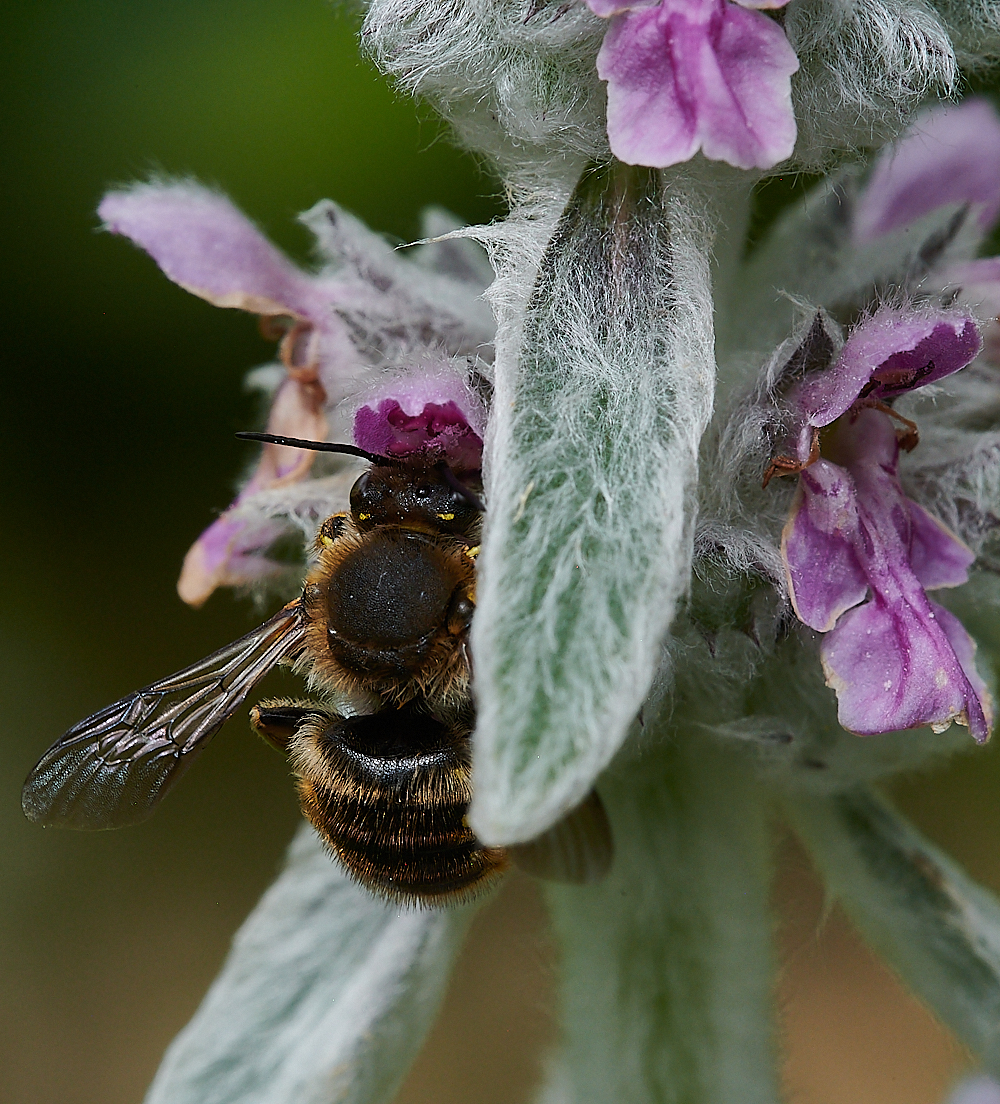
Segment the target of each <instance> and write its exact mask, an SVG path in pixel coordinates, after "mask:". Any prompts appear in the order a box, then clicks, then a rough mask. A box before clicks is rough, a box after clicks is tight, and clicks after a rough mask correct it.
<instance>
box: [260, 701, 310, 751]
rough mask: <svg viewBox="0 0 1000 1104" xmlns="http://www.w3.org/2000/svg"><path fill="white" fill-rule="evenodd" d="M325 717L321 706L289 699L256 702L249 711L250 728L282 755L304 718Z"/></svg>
mask: <svg viewBox="0 0 1000 1104" xmlns="http://www.w3.org/2000/svg"><path fill="white" fill-rule="evenodd" d="M317 715H318V716H322V717H325V716H326V715H327V712H326V710H325V709H323V708H322V706H319V705H316V704H314V703H313V702H309V701H297V700H293V699H291V698H272V699H271V700H270V701H262V702H258V703H257V704H256V705H255V706H254V707H253V708H252V709H251V710H250V727H251V728H252V729H253V730H254V732H256V733H257V735H258V736H260V737H262V738H263V739H265V740H266V741H267V742H268V743H269V744H270V745H271V747H273V748H276V749H277V750H278V751H280V752H282V754H284V753H285V752H287V751H288V745H289V744H290V743H291V741H292V738H293V737H294V736H295V733H296V732H297V731H298V729H299V726H300V725H301V724H302V722H303V721H304V720H305V719H306V717H315V716H317Z"/></svg>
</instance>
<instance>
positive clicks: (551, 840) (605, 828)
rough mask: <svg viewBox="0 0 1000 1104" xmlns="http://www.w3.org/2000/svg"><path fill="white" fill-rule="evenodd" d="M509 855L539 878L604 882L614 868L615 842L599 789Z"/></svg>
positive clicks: (584, 882) (511, 849)
mask: <svg viewBox="0 0 1000 1104" xmlns="http://www.w3.org/2000/svg"><path fill="white" fill-rule="evenodd" d="M509 854H510V857H511V859H512V860H513V862H514V864H515V865H516V866H519V867H520V868H521V869H522V870H524V871H525V872H526V873H528V874H533V875H535V877H536V878H546V879H548V880H549V881H551V882H571V883H574V884H576V885H592V884H594V883H595V882H599V881H601V880H602V879H603V878H604V877H605V876H606V875H607V873H608V871H609V870H610V869H611V861H612V859H613V858H614V855H615V845H614V840H613V839H612V836H611V824H610V823H609V821H608V814H607V813H606V812H605V811H604V803H603V802H602V801H601V799H600V797H599V796H598V793H597V790H591V791H590V795H589V796H588V797H587V799H586V800H585V801H582V802H581V803H580V804H579V805H577V807H576V808H575V809H574V810H573V811H572V812H570V813H567V814H566V816H564V817H563V818H562V820H560V821H557V823H555V824H554V825H553V826H552V827H551V828H550V829H549V830H548V831H547V832H543V833H542V835H540V836H539V837H538V838H537V839H533V840H531V842H530V843H518V844H515V845H514V846H513V847H511V848H509Z"/></svg>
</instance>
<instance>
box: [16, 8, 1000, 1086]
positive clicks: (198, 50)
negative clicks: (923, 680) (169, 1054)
mask: <svg viewBox="0 0 1000 1104" xmlns="http://www.w3.org/2000/svg"><path fill="white" fill-rule="evenodd" d="M3 27H4V34H3V41H2V45H0V86H2V89H3V92H2V98H0V103H2V109H0V110H2V117H0V130H2V143H0V151H2V166H3V170H2V175H0V188H2V205H0V210H2V215H3V245H4V252H3V259H4V263H3V266H2V272H0V276H2V279H3V281H4V290H3V295H2V299H0V301H2V302H3V304H4V316H5V317H6V319H7V323H6V327H5V329H6V336H5V340H4V341H3V344H2V354H0V355H2V357H3V363H4V375H3V380H4V397H5V404H4V416H3V419H2V423H0V424H2V432H0V445H2V448H3V450H4V470H5V471H6V473H7V475H6V477H5V478H4V479H3V481H2V489H3V490H2V493H3V497H4V503H3V517H4V519H5V527H4V530H5V533H6V536H5V538H4V539H3V541H2V542H0V563H2V574H3V579H4V582H5V586H4V600H3V602H2V603H0V647H2V649H3V651H2V663H0V693H2V696H3V698H2V711H0V717H2V718H3V734H4V740H3V745H2V752H0V832H2V839H3V847H2V850H0V856H2V858H0V862H2V871H0V1101H3V1102H4V1104H55V1102H59V1104H137V1102H138V1101H140V1100H141V1098H142V1094H143V1091H144V1089H145V1086H146V1085H147V1084H148V1082H149V1079H150V1077H151V1076H152V1073H153V1071H154V1069H155V1068H156V1064H157V1062H158V1060H159V1057H160V1055H161V1053H162V1051H163V1048H164V1047H165V1046H166V1044H167V1043H168V1042H169V1040H170V1039H171V1037H172V1036H173V1034H174V1033H175V1032H176V1031H177V1030H178V1029H179V1028H180V1027H181V1026H182V1024H183V1023H184V1022H185V1021H186V1019H187V1018H188V1017H189V1016H190V1014H191V1013H192V1012H193V1010H194V1008H195V1007H196V1005H197V1003H198V1000H199V999H200V996H201V994H202V993H203V992H204V989H205V988H206V986H207V985H208V983H209V981H210V980H211V978H212V977H213V975H214V974H215V972H216V970H217V969H218V966H219V963H220V962H221V959H222V957H223V956H224V954H225V951H226V948H227V945H228V942H229V939H230V937H231V935H232V933H233V931H234V930H235V928H236V927H237V926H238V924H239V923H240V921H241V920H242V918H243V917H244V916H245V914H246V913H247V911H248V910H249V909H250V908H251V907H252V905H253V903H254V901H255V900H256V899H257V897H258V896H259V894H260V892H261V891H262V890H263V888H264V887H265V886H266V885H267V883H268V882H269V881H270V879H271V878H272V876H273V873H274V871H275V868H276V866H277V864H278V862H279V860H280V856H281V854H282V851H283V849H284V847H285V845H286V844H287V841H288V840H289V838H290V836H291V834H292V832H293V830H294V827H295V824H296V822H297V812H296V806H295V801H294V798H293V794H292V790H291V786H290V785H289V782H288V779H287V777H286V772H285V769H284V766H283V764H282V762H281V760H280V759H279V758H278V757H277V756H276V755H275V754H274V753H273V752H271V751H269V750H268V749H267V748H266V747H265V746H264V745H263V744H262V743H261V742H260V741H257V740H256V739H254V738H253V737H252V736H250V735H249V733H248V730H247V726H246V723H245V720H243V719H238V720H234V721H233V722H232V723H231V724H230V725H229V726H228V727H227V729H226V730H224V731H223V733H222V734H221V735H220V736H219V737H218V738H217V740H216V742H215V745H214V746H213V748H212V749H211V751H210V752H209V753H208V754H206V755H205V756H204V758H203V759H202V760H201V761H200V762H199V764H198V765H197V767H196V768H195V769H194V770H193V771H192V772H191V773H190V774H189V775H188V776H187V778H186V779H185V782H184V785H183V786H181V787H180V788H179V789H178V790H177V792H176V793H175V794H174V795H173V796H171V798H170V800H169V801H167V802H166V803H165V804H164V806H163V808H162V809H161V810H160V811H159V813H158V814H157V816H156V817H155V818H154V819H153V820H152V821H150V822H149V823H148V824H145V825H142V826H140V827H137V828H132V829H128V830H126V831H123V832H120V833H106V834H104V833H101V834H74V833H64V832H59V831H42V830H40V829H38V828H35V827H32V826H30V825H28V824H27V823H26V822H25V821H24V820H23V819H22V817H21V813H20V808H19V799H18V798H19V790H20V786H21V782H22V780H23V778H24V775H25V774H26V772H27V770H28V769H29V768H30V766H31V765H32V764H33V763H34V761H35V760H36V758H37V757H38V755H39V754H40V753H41V752H42V751H43V750H44V749H45V747H47V745H48V744H49V743H50V742H51V741H52V740H53V739H54V738H55V737H56V736H57V735H58V734H59V733H61V732H62V731H63V730H64V729H65V728H67V727H68V726H69V725H70V724H72V723H73V722H75V721H76V720H78V719H79V718H80V717H82V716H84V715H85V714H87V713H90V712H91V711H93V710H94V709H96V708H98V707H100V706H102V705H105V704H106V703H108V702H110V701H112V700H113V699H115V698H117V697H119V696H120V695H122V694H123V693H126V692H127V691H129V690H131V689H134V688H135V687H136V686H139V685H142V684H144V683H146V682H148V681H150V680H152V679H154V678H156V677H159V676H161V675H164V674H166V673H168V672H170V671H173V670H176V669H177V668H180V667H182V666H184V665H186V664H187V663H189V662H191V661H193V660H195V659H197V658H199V657H201V656H203V655H205V654H207V653H208V652H210V651H212V650H214V649H215V648H216V647H218V646H220V645H221V644H223V643H225V642H227V641H229V640H231V639H233V638H234V637H236V636H238V635H240V634H241V633H243V632H245V631H246V630H247V629H248V628H249V627H250V626H251V625H253V624H255V623H257V621H258V620H259V619H260V618H259V616H258V612H257V611H255V610H254V609H253V608H252V606H251V605H250V604H249V603H248V602H241V601H238V600H235V599H233V598H232V597H231V596H230V595H229V594H228V593H222V594H219V595H217V596H215V597H214V598H213V599H211V600H210V602H209V603H208V605H207V606H206V607H205V608H204V609H203V610H201V611H198V612H195V611H192V610H189V609H187V608H186V607H184V606H183V605H182V604H181V603H180V601H179V600H178V599H177V597H176V595H175V592H174V583H175V580H176V576H177V572H178V569H179V566H180V563H181V559H182V557H183V554H184V552H185V550H186V549H187V547H188V546H189V544H190V543H191V541H192V540H193V539H194V538H195V536H196V535H197V534H198V532H199V531H200V530H201V529H202V528H204V526H205V525H206V524H208V522H209V521H210V520H211V519H212V517H213V516H214V513H215V511H217V510H218V509H219V508H221V507H222V506H224V505H225V504H226V502H228V500H229V498H230V497H231V492H232V489H233V483H234V479H235V477H236V475H237V474H238V472H239V471H240V469H241V467H242V466H243V465H245V464H246V463H247V460H248V457H247V453H246V449H245V447H244V446H242V445H240V444H238V443H237V442H236V441H234V439H233V436H232V435H233V432H234V431H235V430H236V429H239V428H243V427H246V426H248V425H250V424H251V423H252V421H253V418H254V416H255V410H254V404H253V402H252V400H251V399H249V398H248V397H247V396H246V395H244V394H243V393H242V392H241V380H242V377H243V375H244V373H245V371H246V370H247V368H249V367H251V366H253V365H255V364H258V363H261V362H263V361H265V360H268V359H270V355H271V349H272V347H271V346H270V345H269V344H267V343H265V342H264V341H263V340H261V338H260V337H259V336H258V335H257V332H256V327H255V325H254V322H253V320H252V319H251V318H249V317H248V316H246V315H243V314H241V313H238V312H234V311H220V310H217V309H215V308H212V307H210V306H208V305H207V304H205V303H203V302H201V301H200V300H198V299H196V298H194V297H192V296H190V295H187V294H186V293H184V292H183V291H181V290H179V289H178V288H176V287H174V286H173V285H172V284H170V283H169V282H168V281H167V280H166V279H165V278H164V277H162V276H161V275H160V274H159V272H158V270H157V269H156V267H155V266H154V265H153V263H152V262H151V261H150V260H149V259H148V258H147V257H145V256H144V255H143V254H141V253H140V252H139V251H137V250H135V249H133V248H132V247H131V246H129V245H128V244H127V243H126V242H124V241H122V240H117V239H113V238H111V237H109V236H107V235H101V234H97V233H95V226H96V218H95V215H94V208H95V206H96V204H97V202H98V200H99V198H100V196H101V194H102V192H103V190H104V189H105V188H106V187H108V186H109V185H113V184H116V183H121V182H127V181H130V180H133V179H135V178H137V177H143V176H145V175H148V174H149V173H150V172H152V171H156V172H166V173H171V174H190V175H192V176H195V177H197V178H198V179H200V180H203V181H206V182H208V183H212V184H217V185H219V186H220V187H222V188H223V189H224V190H225V191H227V192H228V193H229V194H230V195H231V196H232V197H233V198H234V200H235V201H236V202H237V203H238V204H239V205H241V206H242V207H243V208H244V210H246V211H247V212H248V213H249V214H250V215H251V217H253V218H254V219H256V220H257V221H258V222H259V223H260V224H261V225H262V226H263V227H264V228H265V229H266V230H267V232H268V233H269V234H270V235H271V236H272V237H273V239H274V240H276V241H277V242H278V243H280V244H281V245H282V246H284V247H285V248H286V249H287V250H288V251H289V252H290V253H291V254H292V255H294V256H296V257H298V258H300V259H305V258H306V257H307V254H308V247H309V242H308V237H307V235H306V233H305V231H304V230H302V229H301V228H300V227H298V226H297V225H296V223H295V221H294V216H295V214H296V212H297V211H299V210H302V209H305V208H307V207H309V206H311V205H312V204H313V203H314V202H315V201H316V200H317V199H319V198H322V197H324V196H329V197H332V198H334V199H336V200H337V201H338V202H340V203H342V204H344V205H345V206H346V207H348V208H349V209H351V210H353V211H354V212H356V213H357V214H358V215H360V216H361V217H362V218H363V219H365V220H366V221H367V222H368V223H369V224H370V225H371V226H373V227H374V228H376V229H378V230H381V231H385V232H387V233H389V234H391V235H393V236H396V237H399V238H412V237H413V236H415V234H416V233H417V227H418V222H417V218H418V212H419V211H420V209H421V208H422V207H423V206H425V205H426V204H428V203H431V202H433V203H437V204H442V205H444V206H446V207H449V208H451V209H452V210H453V211H455V212H456V213H457V214H459V215H461V216H462V217H464V218H466V219H468V220H470V221H473V220H474V221H483V220H487V219H489V218H491V217H493V216H494V215H495V214H498V213H499V212H500V211H501V203H500V201H499V199H498V196H497V185H496V182H495V181H493V180H491V179H490V178H489V177H488V176H486V175H484V174H483V173H482V172H480V171H479V170H478V169H477V166H476V164H475V163H474V162H473V160H472V159H471V158H469V157H466V156H464V155H462V154H460V153H459V152H457V151H456V150H455V149H454V148H453V147H452V146H451V145H450V144H449V142H448V140H447V136H446V135H443V134H442V132H441V130H440V128H439V127H438V125H437V124H436V123H435V122H434V121H433V118H432V117H431V115H430V114H429V113H428V112H424V111H420V110H418V109H417V108H415V107H414V105H413V104H412V103H411V102H410V101H408V100H406V99H405V98H398V97H396V96H394V95H393V93H392V92H391V91H390V89H389V88H388V87H387V86H386V84H385V83H384V82H383V81H382V80H381V79H380V78H379V77H378V75H377V74H376V73H375V72H374V71H373V70H372V68H371V67H370V66H368V65H367V64H365V63H364V62H362V61H360V60H359V58H358V54H357V50H356V47H355V43H354V33H355V29H356V28H355V25H354V21H353V18H352V17H350V16H348V15H345V14H343V13H341V12H338V11H335V10H334V9H332V8H330V7H329V6H327V5H325V4H324V3H323V2H322V0H86V2H85V3H81V2H79V0H31V2H24V0H20V2H18V0H7V3H6V4H5V5H4V18H3ZM793 183H794V182H778V183H777V184H776V185H772V186H771V189H770V191H769V193H768V196H769V198H767V199H766V201H765V205H766V206H767V205H772V204H773V202H775V201H777V200H779V199H780V198H781V197H782V196H783V195H785V194H786V193H787V192H788V190H789V187H790V186H791V185H792V184H793ZM275 678H277V676H275ZM266 688H267V686H266V685H265V689H266ZM998 783H1000V763H998V758H997V754H996V753H995V752H994V751H986V752H981V753H977V754H976V755H974V756H969V757H966V758H965V759H964V760H962V761H959V762H956V763H955V764H954V765H953V766H952V767H950V768H949V769H948V770H947V771H946V772H944V773H942V774H938V775H936V776H935V777H933V778H928V779H915V780H910V781H907V782H905V783H904V784H903V785H901V786H900V787H898V788H897V792H898V793H899V794H900V796H901V800H903V802H904V804H905V805H906V807H907V808H908V809H909V811H910V812H911V813H912V814H913V815H914V816H915V817H916V818H917V819H918V820H919V821H920V823H922V824H923V825H924V826H925V827H926V828H927V830H928V831H929V832H931V833H932V834H933V835H934V836H935V838H937V839H939V840H940V841H941V842H943V843H945V844H946V845H949V846H952V847H953V849H954V850H955V851H956V852H958V853H959V854H960V856H961V858H962V859H963V860H964V861H965V862H966V863H967V864H968V865H969V866H970V867H971V868H972V870H973V872H974V873H975V874H977V875H978V876H980V877H981V878H983V879H984V880H985V881H987V882H988V883H990V884H992V885H994V886H995V887H1000V855H998V854H997V848H996V846H995V840H996V839H997V837H998V835H1000V811H998V803H997V801H996V794H997V793H998ZM780 868H781V869H780V874H781V877H780V879H779V885H778V891H777V892H778V895H779V898H780V901H781V902H782V904H783V908H784V912H785V914H786V916H787V917H788V919H787V921H786V923H785V925H784V935H783V940H784V943H783V945H784V959H785V967H784V971H783V978H782V982H781V1002H782V1006H783V1008H784V1010H785V1013H784V1014H785V1019H786V1024H787V1029H788V1040H789V1059H788V1084H789V1088H790V1090H791V1092H792V1094H793V1096H794V1098H795V1099H796V1100H798V1101H802V1102H804V1104H848V1102H850V1104H925V1102H926V1104H932V1102H933V1101H936V1100H938V1099H939V1097H940V1093H941V1091H942V1089H943V1086H944V1085H945V1084H946V1082H947V1080H948V1078H949V1076H950V1075H951V1073H952V1072H953V1071H954V1070H955V1069H957V1068H959V1067H960V1066H961V1065H962V1064H963V1062H964V1061H965V1058H964V1056H963V1054H962V1053H961V1051H960V1050H959V1049H958V1048H957V1047H956V1046H955V1045H954V1043H952V1042H951V1041H950V1040H949V1039H948V1037H947V1036H946V1035H945V1034H944V1033H943V1032H941V1031H940V1029H938V1028H937V1027H935V1026H934V1025H933V1023H932V1022H931V1021H930V1019H929V1017H927V1016H926V1014H925V1013H924V1012H923V1011H922V1010H921V1009H919V1008H918V1007H917V1006H916V1005H915V1004H914V1003H913V1002H912V1001H910V999H909V998H907V997H906V996H905V995H903V994H902V993H901V992H900V991H899V990H898V987H896V986H895V983H894V982H893V981H892V979H891V978H889V977H888V975H886V974H885V972H884V971H882V970H881V969H880V968H879V967H877V966H876V965H874V964H873V963H872V962H871V961H870V960H869V959H868V958H867V957H866V955H865V953H864V951H863V950H862V949H861V948H860V947H859V946H858V945H857V943H856V941H854V940H853V937H851V936H850V934H849V933H848V932H847V930H846V928H845V927H844V926H843V924H842V923H841V921H840V920H839V918H837V917H836V916H834V918H833V919H832V920H831V921H830V922H828V923H827V924H826V925H825V927H823V929H822V932H821V933H819V919H818V918H819V916H820V912H821V907H822V902H821V900H820V897H819V893H818V890H817V888H816V886H815V884H814V882H813V881H812V880H811V876H810V874H809V872H808V869H807V862H806V860H805V859H804V858H803V856H802V855H801V854H800V853H799V852H797V851H796V850H795V849H794V848H792V847H791V846H790V845H787V846H786V847H785V848H784V850H783V851H782V860H781V864H780ZM550 973H551V951H550V948H549V945H548V942H547V939H546V934H545V930H544V922H543V915H542V911H541V908H540V905H539V902H538V897H537V893H536V891H535V889H534V887H533V885H532V884H531V883H530V882H528V881H527V880H517V879H514V880H512V882H511V884H510V885H509V886H508V887H507V889H505V891H504V893H503V894H502V895H501V897H500V899H499V900H498V901H497V902H495V903H494V904H493V905H491V906H490V907H489V909H487V910H486V911H485V912H484V913H483V914H482V915H481V917H480V919H479V920H478V921H477V925H476V928H475V931H474V935H473V939H472V941H471V943H470V947H469V949H468V951H467V952H466V954H465V957H464V958H463V960H462V963H461V965H460V968H459V971H458V974H457V975H456V978H455V981H454V983H453V986H452V990H451V992H450V993H449V997H448V1001H447V1004H446V1008H445V1011H444V1014H443V1016H442V1019H441V1021H440V1022H439V1024H438V1026H437V1027H436V1028H435V1031H434V1033H433V1035H432V1039H431V1042H430V1044H429V1046H428V1048H427V1049H426V1050H425V1052H424V1054H423V1055H422V1056H421V1058H420V1059H419V1061H418V1063H417V1066H416V1068H415V1070H414V1073H413V1075H412V1076H411V1078H410V1080H409V1082H408V1084H407V1086H406V1087H405V1089H404V1091H403V1095H402V1097H401V1101H403V1102H405V1104H419V1102H431V1101H435V1102H440V1104H445V1102H447V1101H456V1102H457V1101H459V1100H462V1101H476V1102H477V1104H479V1102H483V1104H485V1102H488V1101H493V1100H496V1101H504V1102H505V1104H517V1102H519V1101H523V1100H527V1099H528V1096H529V1091H530V1085H531V1083H532V1081H533V1079H534V1078H535V1076H536V1075H537V1072H538V1069H539V1064H540V1061H541V1056H542V1053H543V1050H544V1047H545V1046H546V1045H547V1044H548V1042H549V1041H550V1040H551V1039H552V1037H553V1028H552V1024H551V1019H550V1016H549V1008H550V1005H551V991H550V990H551V984H550V983H551V977H550Z"/></svg>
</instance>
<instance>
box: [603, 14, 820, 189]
mask: <svg viewBox="0 0 1000 1104" xmlns="http://www.w3.org/2000/svg"><path fill="white" fill-rule="evenodd" d="M587 3H588V5H589V7H590V8H591V10H592V11H593V12H595V13H596V14H597V15H600V16H604V17H606V18H610V19H611V26H610V27H609V28H608V33H607V34H606V35H605V37H604V43H603V45H602V46H601V50H600V53H599V54H598V55H597V72H598V75H599V76H600V77H601V79H602V80H606V81H607V82H608V137H609V139H610V141H611V150H612V152H613V153H614V154H615V156H616V157H618V158H619V159H620V160H622V161H625V162H627V163H628V164H633V165H650V166H654V167H660V168H663V167H665V166H667V165H674V164H677V163H678V162H680V161H687V160H688V159H689V158H691V157H693V156H694V155H695V153H697V151H698V150H701V151H702V152H703V153H704V155H705V156H706V157H707V158H709V159H710V160H713V161H728V162H729V164H731V165H736V166H737V167H738V168H742V169H750V168H762V169H766V168H770V167H771V166H772V165H776V164H777V163H778V162H779V161H782V160H784V159H785V158H786V157H789V156H790V155H791V153H792V149H793V148H794V146H795V133H796V129H795V115H794V113H793V111H792V99H791V75H792V74H793V73H794V72H795V71H796V70H797V69H798V67H799V62H798V58H796V56H795V52H794V51H793V50H792V48H791V46H790V45H789V44H788V39H787V38H786V37H785V33H784V31H783V30H782V29H781V27H780V26H779V25H778V24H777V23H776V22H775V21H774V20H772V19H769V18H768V17H767V16H765V15H762V14H761V13H760V12H757V11H748V10H746V9H748V8H778V7H782V6H783V5H784V4H785V3H787V0H778V2H775V3H770V2H758V3H754V2H750V0H744V2H742V3H741V4H736V3H732V2H731V0H660V3H658V4H652V3H648V2H647V0H626V2H621V0H587Z"/></svg>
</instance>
